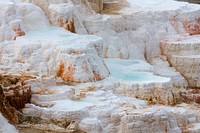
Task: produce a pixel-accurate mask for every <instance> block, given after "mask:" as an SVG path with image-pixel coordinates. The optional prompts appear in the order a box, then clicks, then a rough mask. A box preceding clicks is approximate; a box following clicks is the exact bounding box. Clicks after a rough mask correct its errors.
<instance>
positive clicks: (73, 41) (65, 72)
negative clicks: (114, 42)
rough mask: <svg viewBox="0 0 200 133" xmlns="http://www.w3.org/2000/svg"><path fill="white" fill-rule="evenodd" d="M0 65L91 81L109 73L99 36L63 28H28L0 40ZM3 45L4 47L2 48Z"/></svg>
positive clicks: (33, 72) (27, 72)
mask: <svg viewBox="0 0 200 133" xmlns="http://www.w3.org/2000/svg"><path fill="white" fill-rule="evenodd" d="M1 49H2V56H1V57H0V59H1V63H2V65H6V66H11V67H14V68H15V69H16V70H20V71H23V74H36V75H47V76H55V77H61V78H62V79H63V80H64V81H66V82H89V81H90V82H92V81H97V80H101V79H104V78H105V77H107V76H108V75H109V70H108V69H107V68H106V66H105V64H104V62H103V60H102V59H101V56H102V39H101V38H99V37H95V36H79V35H75V34H72V33H70V32H67V31H65V30H64V29H59V28H51V29H44V30H38V31H32V32H28V33H27V35H25V36H24V37H19V38H17V40H16V41H15V42H10V43H9V42H8V43H1ZM3 49H4V50H3Z"/></svg>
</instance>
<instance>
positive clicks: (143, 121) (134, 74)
mask: <svg viewBox="0 0 200 133" xmlns="http://www.w3.org/2000/svg"><path fill="white" fill-rule="evenodd" d="M21 1H23V2H24V3H22V2H21ZM27 2H28V3H27ZM109 2H110V3H109ZM109 2H108V3H107V4H111V5H112V2H113V1H112V2H111V1H109ZM114 2H115V1H114ZM127 2H129V3H130V5H129V7H126V8H123V9H121V10H117V11H116V10H115V11H113V10H112V11H109V10H107V11H106V12H105V14H95V13H94V12H93V11H91V8H90V6H89V5H88V4H89V3H88V2H87V1H86V0H81V1H77V0H72V1H71V0H59V1H56V0H18V1H17V2H12V1H5V0H3V1H0V6H1V7H2V8H0V11H3V12H4V13H3V14H4V15H2V17H0V25H1V28H0V31H2V32H0V65H1V66H0V70H1V71H0V73H1V74H17V75H30V76H34V77H35V79H33V80H31V81H27V84H29V85H30V86H31V88H32V94H33V96H32V100H31V103H30V104H27V105H26V107H25V108H24V109H22V112H23V115H24V117H25V119H24V123H22V124H21V125H19V126H21V127H32V128H37V129H41V130H51V131H57V132H74V131H77V130H80V131H85V132H88V133H106V132H109V133H117V132H119V133H127V132H144V133H162V132H168V133H181V132H198V131H199V128H197V127H196V126H198V125H199V123H200V115H199V108H198V107H195V106H193V105H189V104H186V105H185V104H181V105H176V106H174V107H172V106H170V105H175V104H176V95H175V93H177V94H178V93H180V90H181V89H185V87H186V86H187V82H186V81H185V79H184V78H183V76H182V75H181V74H180V73H178V72H177V71H176V70H175V69H174V68H172V67H170V65H169V63H167V57H168V56H171V53H169V52H172V53H173V52H174V53H176V52H177V51H176V50H174V51H173V48H172V49H170V48H169V49H164V50H166V56H163V55H160V54H161V49H160V41H161V40H162V39H163V38H165V37H166V36H168V35H176V34H182V33H183V34H185V33H188V34H190V35H193V34H197V33H198V28H196V29H195V28H194V27H196V25H198V24H199V18H200V6H199V5H193V4H188V3H180V2H175V1H172V0H168V1H164V0H149V1H148V2H147V1H143V0H142V1H139V0H133V1H131V0H128V1H127ZM31 3H32V4H31ZM141 3H142V4H141ZM115 4H116V3H115ZM117 4H120V1H117ZM36 5H37V6H39V7H37V6H36ZM111 5H110V6H111ZM170 5H173V6H170ZM86 7H87V8H86ZM107 7H109V6H108V5H107ZM164 7H165V8H164ZM5 11H6V12H5ZM6 13H7V14H6ZM45 15H46V16H45ZM4 16H5V17H4ZM1 19H2V20H1ZM48 21H49V22H48ZM50 24H51V26H50ZM52 25H53V26H57V27H52ZM58 27H62V28H58ZM70 31H71V32H76V33H77V34H74V33H71V32H70ZM196 31H197V32H196ZM23 32H24V33H25V34H23V35H22V33H23ZM19 33H21V34H20V35H18V34H19ZM82 34H89V35H82ZM21 35H22V36H21ZM95 35H96V36H95ZM13 37H14V38H13ZM12 39H14V40H13V41H10V40H12ZM191 40H193V39H191ZM191 40H190V39H189V40H188V41H189V42H191ZM187 47H189V48H188V49H187ZM179 48H180V47H178V49H179ZM180 49H181V52H180V51H179V52H180V53H183V54H185V53H198V46H196V45H189V46H188V45H187V46H186V48H185V47H183V48H182V47H181V48H180ZM167 50H168V51H167ZM168 53H169V55H168ZM174 53H173V54H174ZM103 57H107V58H108V59H102V58H103ZM110 57H112V58H110ZM155 57H156V58H155ZM183 57H184V56H183ZM196 57H197V56H195V58H196ZM116 58H118V59H116ZM119 58H120V59H119ZM168 58H169V57H168ZM191 58H192V59H193V56H192V57H191ZM191 58H190V59H191ZM124 59H128V60H124ZM147 61H148V62H151V63H152V64H153V65H150V64H148V63H147ZM174 62H182V59H181V60H179V61H178V59H177V60H175V61H174ZM187 62H189V61H187ZM188 64H191V63H188ZM195 65H196V64H195ZM181 66H182V65H181ZM177 70H178V69H177ZM195 70H196V69H195ZM155 74H156V75H155ZM195 74H196V75H197V72H195ZM191 126H194V127H191Z"/></svg>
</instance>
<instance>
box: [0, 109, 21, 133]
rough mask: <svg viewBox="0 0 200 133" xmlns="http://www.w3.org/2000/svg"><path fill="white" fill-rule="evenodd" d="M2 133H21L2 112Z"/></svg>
mask: <svg viewBox="0 0 200 133" xmlns="http://www.w3.org/2000/svg"><path fill="white" fill-rule="evenodd" d="M0 133H19V132H18V131H17V129H16V128H15V127H14V126H13V125H11V124H9V123H8V121H7V120H6V119H5V118H4V117H3V116H2V114H1V113H0Z"/></svg>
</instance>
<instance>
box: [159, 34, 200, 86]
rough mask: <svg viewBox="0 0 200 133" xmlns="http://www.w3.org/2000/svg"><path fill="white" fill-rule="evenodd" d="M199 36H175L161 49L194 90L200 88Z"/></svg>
mask: <svg viewBox="0 0 200 133" xmlns="http://www.w3.org/2000/svg"><path fill="white" fill-rule="evenodd" d="M199 42H200V40H199V35H195V36H187V35H186V36H181V35H180V36H175V37H170V39H166V40H165V41H163V43H162V45H161V48H162V50H163V54H165V55H166V56H167V57H168V60H169V61H170V63H171V65H172V66H174V67H175V68H176V69H177V70H178V71H179V72H180V73H181V74H182V75H183V76H184V77H185V78H186V79H187V81H188V83H189V86H190V87H192V88H198V87H199V79H198V78H199V46H200V43H199Z"/></svg>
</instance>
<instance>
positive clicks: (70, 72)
mask: <svg viewBox="0 0 200 133" xmlns="http://www.w3.org/2000/svg"><path fill="white" fill-rule="evenodd" d="M74 74H75V68H74V67H72V66H68V67H67V69H66V72H65V74H64V75H63V77H62V78H63V80H64V81H67V82H73V81H74Z"/></svg>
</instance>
